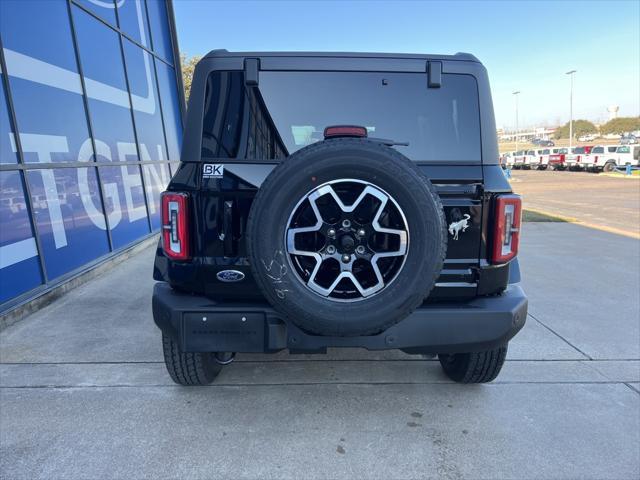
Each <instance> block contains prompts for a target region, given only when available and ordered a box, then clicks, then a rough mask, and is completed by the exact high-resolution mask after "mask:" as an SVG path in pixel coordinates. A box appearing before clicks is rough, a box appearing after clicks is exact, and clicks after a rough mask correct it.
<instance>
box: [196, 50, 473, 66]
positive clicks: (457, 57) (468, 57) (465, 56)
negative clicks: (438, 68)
mask: <svg viewBox="0 0 640 480" xmlns="http://www.w3.org/2000/svg"><path fill="white" fill-rule="evenodd" d="M221 57H234V58H238V57H240V58H242V57H301V58H309V57H316V58H318V57H327V58H389V59H404V58H406V59H412V60H416V59H418V60H419V59H424V60H454V61H465V62H476V63H481V62H480V60H478V59H477V58H476V57H475V56H474V55H472V54H470V53H464V52H458V53H456V54H454V55H442V54H418V53H365V52H273V51H272V52H230V51H228V50H225V49H218V50H211V51H210V52H209V53H207V54H206V55H205V56H204V58H221Z"/></svg>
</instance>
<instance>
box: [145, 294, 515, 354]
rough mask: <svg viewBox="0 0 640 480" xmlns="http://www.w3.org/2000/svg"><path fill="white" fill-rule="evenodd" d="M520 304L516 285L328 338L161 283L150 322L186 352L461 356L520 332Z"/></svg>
mask: <svg viewBox="0 0 640 480" xmlns="http://www.w3.org/2000/svg"><path fill="white" fill-rule="evenodd" d="M526 316H527V297H526V296H525V294H524V292H523V290H522V289H521V288H520V287H519V286H517V285H513V284H512V285H509V287H508V288H507V290H505V292H504V293H503V294H502V295H499V296H493V297H479V298H476V299H474V300H472V301H469V302H466V303H462V304H459V303H457V304H454V303H447V304H440V303H438V304H424V305H422V306H421V307H419V308H418V309H416V310H415V311H414V312H413V313H412V314H411V315H410V316H409V317H407V318H405V319H404V320H402V321H401V322H399V323H397V324H396V325H393V326H392V327H390V328H389V329H387V330H385V331H384V332H381V333H379V334H376V335H369V336H359V337H328V336H319V335H311V334H308V333H306V332H303V331H302V330H300V329H299V328H298V327H296V326H295V325H293V324H292V323H291V322H289V321H288V320H286V319H284V318H282V316H281V315H280V314H279V313H278V312H276V311H275V310H274V309H273V308H272V307H271V306H270V305H268V304H266V303H226V302H217V301H214V300H211V299H209V298H206V297H199V296H194V295H190V294H183V293H178V292H176V291H174V290H173V289H171V287H170V286H169V285H168V284H166V283H156V285H155V287H154V290H153V318H154V321H155V323H156V325H157V326H158V327H159V328H160V329H161V330H162V331H163V333H164V334H165V335H168V336H170V337H171V338H172V339H173V340H174V341H175V342H177V343H178V345H180V348H181V349H182V350H183V351H186V352H276V351H278V350H283V349H290V350H292V351H298V352H314V351H315V352H322V351H324V350H325V349H326V348H327V347H361V348H366V349H369V350H388V349H403V350H407V351H411V352H415V353H463V352H472V351H482V350H489V349H492V348H495V347H496V346H499V345H502V344H504V343H506V342H507V341H509V340H510V339H511V338H512V337H513V336H514V335H515V334H516V333H517V332H518V331H519V330H520V329H521V328H522V327H523V326H524V323H525V319H526Z"/></svg>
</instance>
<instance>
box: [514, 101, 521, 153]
mask: <svg viewBox="0 0 640 480" xmlns="http://www.w3.org/2000/svg"><path fill="white" fill-rule="evenodd" d="M519 94H520V90H516V91H515V92H513V95H515V97H516V152H517V151H518V95H519Z"/></svg>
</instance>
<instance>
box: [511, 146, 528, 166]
mask: <svg viewBox="0 0 640 480" xmlns="http://www.w3.org/2000/svg"><path fill="white" fill-rule="evenodd" d="M525 154H526V151H525V150H518V151H516V152H513V157H512V158H513V168H515V169H516V170H518V169H520V168H523V167H524V160H525V158H524V157H525Z"/></svg>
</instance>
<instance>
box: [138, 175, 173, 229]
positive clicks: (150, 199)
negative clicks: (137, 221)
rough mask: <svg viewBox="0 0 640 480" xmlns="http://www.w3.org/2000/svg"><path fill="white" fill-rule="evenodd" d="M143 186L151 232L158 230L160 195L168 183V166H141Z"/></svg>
mask: <svg viewBox="0 0 640 480" xmlns="http://www.w3.org/2000/svg"><path fill="white" fill-rule="evenodd" d="M142 172H143V174H144V175H143V176H144V186H145V189H146V192H147V205H148V206H149V215H150V217H151V227H152V228H153V230H158V229H159V228H160V193H162V192H164V191H165V190H166V188H167V184H168V183H169V180H170V176H169V165H168V164H166V163H155V164H154V163H147V164H145V165H142Z"/></svg>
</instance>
